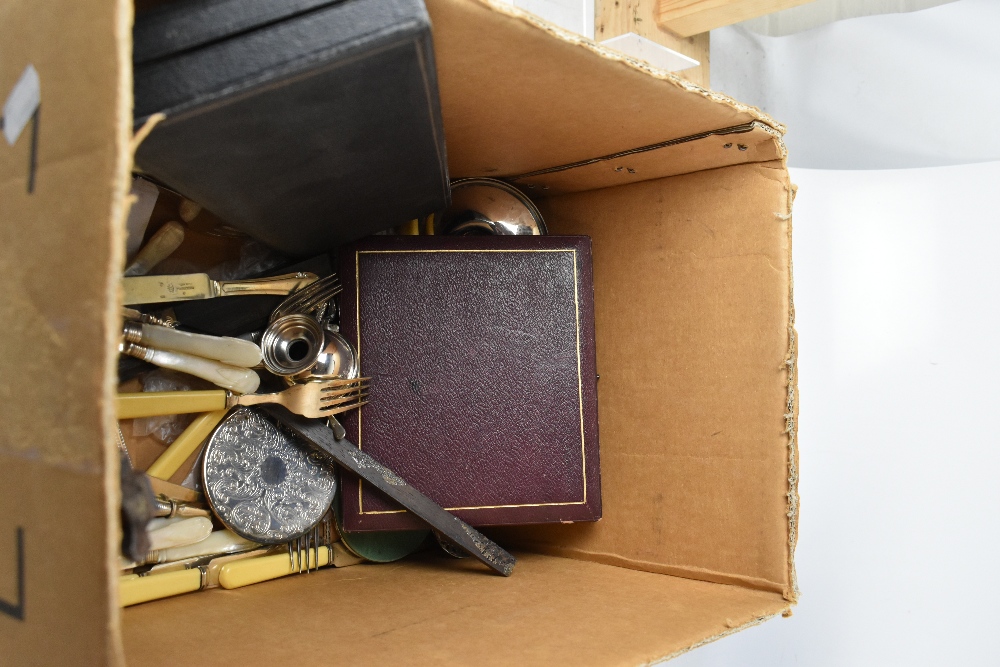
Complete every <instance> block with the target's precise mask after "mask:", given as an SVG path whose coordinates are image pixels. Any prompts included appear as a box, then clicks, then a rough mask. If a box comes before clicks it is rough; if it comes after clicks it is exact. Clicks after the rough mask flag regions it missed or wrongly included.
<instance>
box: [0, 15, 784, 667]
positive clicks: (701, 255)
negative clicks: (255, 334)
mask: <svg viewBox="0 0 1000 667" xmlns="http://www.w3.org/2000/svg"><path fill="white" fill-rule="evenodd" d="M429 10H430V12H431V16H432V19H433V21H434V29H435V33H434V34H435V45H436V48H437V62H438V65H439V71H440V84H441V93H442V105H443V110H444V118H445V125H446V133H447V139H448V149H449V155H450V167H451V172H452V175H453V176H470V175H493V176H503V175H507V176H517V175H524V174H527V173H530V172H533V171H537V170H540V169H549V168H552V167H560V166H565V165H570V164H573V163H575V162H580V161H590V160H594V159H597V158H600V157H601V156H609V155H614V154H617V153H620V152H623V151H632V150H633V149H637V148H643V147H649V146H653V145H655V144H658V143H661V142H664V141H667V140H672V139H678V138H682V137H689V136H692V135H697V134H700V133H705V132H711V131H715V130H719V129H722V128H730V127H735V126H739V125H745V124H747V123H751V122H754V121H757V122H759V123H761V124H762V125H761V126H760V127H759V128H756V129H755V130H754V132H758V131H759V133H762V134H754V135H753V136H759V141H758V140H755V141H754V142H753V143H752V144H748V150H747V151H746V152H745V153H746V155H744V156H743V157H742V158H741V157H740V156H739V154H738V153H735V154H734V153H731V152H730V153H727V152H726V151H727V150H731V149H722V148H720V146H719V143H718V140H719V139H720V137H718V136H714V135H713V136H711V137H706V138H705V139H702V140H698V141H696V142H690V143H691V145H689V146H686V147H684V148H680V146H682V144H677V145H676V146H670V147H662V148H659V149H656V150H651V151H645V152H643V153H641V154H640V153H633V154H630V155H629V159H628V160H627V161H626V162H627V163H628V164H625V163H624V162H623V163H622V164H621V166H626V167H628V166H631V167H633V168H634V169H636V172H637V173H636V174H635V175H634V176H635V178H636V179H652V180H643V181H642V182H634V183H632V184H630V185H624V186H618V187H607V186H610V185H617V184H618V182H617V181H613V180H610V179H609V176H608V173H606V172H610V171H611V170H610V169H607V167H610V166H612V164H609V163H608V162H610V161H606V162H602V161H598V162H597V163H594V164H588V165H584V166H580V167H577V168H574V169H568V170H562V171H558V172H552V173H550V174H547V175H545V176H544V178H546V179H551V181H545V182H544V183H542V184H549V185H550V191H551V192H555V191H557V190H558V191H560V192H566V193H569V194H564V195H560V196H551V197H548V198H546V199H543V200H540V201H539V203H540V205H541V207H542V210H543V212H544V213H545V215H546V218H547V221H548V222H549V225H550V228H551V230H552V231H553V232H554V233H585V234H590V235H591V236H592V237H593V239H594V258H595V285H596V289H597V294H596V296H597V311H598V322H597V327H598V331H597V336H598V363H599V369H598V370H599V372H600V373H601V374H602V379H601V382H600V384H599V391H600V399H599V401H600V419H601V436H602V438H601V439H602V443H603V447H602V459H603V461H602V467H603V469H604V489H605V518H604V519H603V520H602V521H601V522H599V523H598V524H596V525H590V526H588V525H570V526H555V527H551V528H548V529H531V528H529V529H519V530H518V531H517V535H518V537H519V539H520V540H521V541H522V542H525V543H530V544H531V545H532V547H533V548H534V549H537V550H542V551H548V552H550V553H553V554H561V555H567V556H572V558H573V559H576V560H573V559H568V558H558V557H554V556H551V555H549V556H539V555H531V554H525V555H523V557H522V561H521V563H520V564H519V566H518V568H517V570H516V571H515V574H514V575H513V577H511V578H509V579H501V578H499V577H492V576H490V575H488V574H484V573H482V572H481V571H479V570H478V569H477V568H476V567H475V565H474V564H472V563H465V562H453V561H449V560H444V561H437V560H430V561H414V562H405V563H400V564H396V565H387V566H371V567H369V566H365V567H357V568H347V569H344V570H337V571H334V570H330V571H326V572H322V573H317V574H312V575H309V576H303V577H291V578H288V579H285V580H281V581H274V582H269V583H266V584H261V585H259V586H255V587H250V588H247V589H242V590H239V591H226V592H222V591H217V592H208V593H204V594H199V595H190V596H186V597H183V598H179V599H174V600H167V601H161V602H157V603H152V604H147V605H143V606H141V607H138V608H135V609H131V610H129V611H128V612H127V613H126V614H125V615H124V621H125V624H124V627H123V628H120V620H121V618H122V614H121V613H120V611H119V610H118V608H117V605H116V604H115V602H116V576H117V542H118V539H119V535H118V531H119V525H118V514H117V512H118V509H117V503H118V498H117V479H118V477H117V455H116V453H115V451H114V444H113V443H114V439H115V438H114V436H113V434H114V421H113V417H114V415H113V412H112V411H113V403H112V400H111V399H112V393H113V391H114V383H115V372H114V360H115V348H116V344H117V337H118V331H119V329H118V327H119V325H120V323H119V322H118V318H119V303H120V297H119V296H118V291H119V284H118V283H119V276H120V271H121V268H122V265H123V261H124V258H123V252H124V238H123V227H124V214H125V209H126V206H127V200H126V193H127V188H128V184H129V174H128V171H129V168H130V159H129V158H130V154H131V153H130V145H129V139H130V125H131V122H130V121H131V118H130V104H131V101H130V95H129V93H128V91H129V88H130V76H131V69H130V58H129V49H130V46H131V45H130V34H131V32H130V16H131V3H130V2H129V1H128V0H119V1H118V2H117V3H110V4H108V3H104V4H101V3H97V4H94V3H74V2H55V1H54V0H45V1H43V2H26V1H24V0H14V1H12V2H8V3H5V4H3V5H2V6H0V30H2V34H3V39H2V40H0V90H3V91H7V90H9V89H10V87H11V86H12V85H13V83H14V81H15V80H16V79H17V77H18V76H19V75H20V73H21V71H22V70H23V69H24V66H25V65H26V64H28V63H33V64H34V66H35V67H36V68H37V69H38V72H39V74H40V77H41V87H42V111H41V119H42V121H41V132H40V139H39V164H38V171H37V176H36V190H35V192H34V194H30V195H29V194H28V193H27V192H26V180H25V179H26V165H27V159H28V153H27V150H28V141H26V137H22V138H21V139H20V141H19V142H18V143H17V144H16V145H15V146H13V147H9V146H7V145H6V142H0V156H2V157H0V221H2V222H0V275H3V276H4V278H5V280H6V281H7V283H6V284H7V289H5V290H4V291H3V293H2V294H0V322H3V324H4V327H3V332H4V333H3V335H4V339H3V341H2V342H3V345H0V399H2V401H0V405H2V406H3V407H2V410H3V412H2V413H0V466H2V469H3V470H4V484H2V485H0V508H2V509H3V510H4V511H3V512H0V600H2V601H3V602H4V603H5V606H4V609H5V610H7V612H8V613H0V656H2V657H3V659H4V660H6V659H7V658H8V656H14V659H13V660H12V661H13V662H15V663H23V664H39V663H41V664H74V665H76V664H115V663H118V662H120V661H121V659H122V657H123V653H122V645H121V643H120V640H119V637H120V635H119V633H120V632H121V631H124V634H125V637H126V647H125V648H126V649H127V652H128V655H129V657H130V658H131V662H132V664H147V663H151V664H157V663H158V664H182V661H184V660H187V659H190V661H191V662H192V663H195V664H199V663H200V664H230V663H233V662H237V661H243V662H250V661H254V662H256V661H261V658H267V659H269V661H270V662H273V663H275V664H278V663H293V662H295V663H297V662H301V661H310V660H316V659H319V660H321V661H323V660H325V659H328V658H332V659H347V660H351V661H352V662H360V663H365V662H368V663H378V662H383V663H384V662H390V661H392V662H404V663H407V664H412V663H418V664H430V663H434V664H439V663H442V662H473V661H475V662H480V663H488V664H494V663H501V662H503V663H507V664H509V663H519V664H520V663H526V664H530V663H544V662H567V661H572V662H575V663H580V664H595V665H596V664H601V665H607V664H612V665H613V664H620V665H634V664H641V663H645V662H649V661H651V660H655V659H657V658H660V657H665V656H670V655H673V654H675V653H677V652H681V651H684V650H686V649H687V648H688V647H690V646H693V645H697V644H699V643H701V642H704V641H706V640H709V639H711V638H714V637H718V636H722V635H724V634H726V633H728V632H732V631H734V630H736V629H739V628H741V627H744V626H746V625H748V624H752V623H755V622H759V620H760V619H763V618H767V617H769V616H771V615H774V614H776V613H780V612H782V611H783V610H785V609H786V608H787V607H788V604H789V603H788V601H789V600H794V598H795V586H794V573H793V570H792V566H791V562H792V559H791V556H792V555H791V548H792V547H793V546H794V542H795V535H796V532H795V529H796V524H795V522H796V521H797V505H796V499H797V496H796V492H795V482H796V479H797V467H796V459H795V457H796V454H797V449H796V442H795V431H794V427H795V415H796V414H797V402H796V395H795V378H794V376H793V373H794V354H795V348H794V330H793V329H792V328H791V323H792V319H793V311H792V309H791V302H790V294H791V284H790V251H789V234H790V222H789V211H790V189H789V185H788V182H787V171H786V170H785V168H784V164H783V162H781V161H779V160H776V159H775V158H778V157H780V156H782V155H783V153H782V148H781V145H780V142H779V140H778V139H777V138H776V137H775V136H774V133H773V132H772V131H770V130H768V129H767V127H765V125H766V126H770V127H771V128H775V129H776V130H777V131H781V130H782V128H781V126H780V125H778V124H777V123H775V122H774V121H772V120H770V119H768V118H767V117H766V116H764V115H763V114H761V113H760V112H759V111H757V110H755V109H752V108H750V107H746V106H743V105H740V104H738V103H736V102H734V101H732V100H730V99H729V98H727V97H725V96H723V95H719V94H716V93H711V92H709V91H705V90H703V89H701V88H699V87H697V86H694V85H692V84H690V83H688V82H684V81H682V80H680V79H678V78H677V77H675V76H673V75H670V74H669V73H665V72H661V71H658V70H654V69H652V68H650V67H648V66H645V65H643V64H642V63H639V62H638V61H634V60H632V59H629V58H627V57H623V56H621V55H615V54H613V53H611V52H609V51H607V50H606V49H603V48H602V47H600V46H599V45H596V44H594V43H592V42H590V41H588V40H585V39H583V38H581V37H578V36H572V35H570V34H569V33H565V32H564V31H561V30H559V29H556V28H553V27H550V26H546V25H544V24H543V23H541V22H540V21H538V20H537V19H534V18H532V17H530V15H527V14H525V13H524V12H521V11H520V10H518V9H515V8H513V7H510V6H507V5H501V4H493V3H492V2H490V1H489V0H485V1H483V2H480V1H479V0H430V2H429ZM765 135H766V136H765ZM743 136H746V135H743ZM734 140H735V141H737V142H738V141H739V139H738V138H734ZM686 143H687V142H686ZM737 150H738V148H737ZM732 155H736V156H737V157H736V158H735V160H734V158H732V157H731V156H732ZM661 160H662V164H661V162H660V161H661ZM734 161H735V162H737V163H739V162H741V161H742V162H743V163H741V164H737V165H736V166H729V167H726V168H713V167H720V166H724V165H730V164H733V162H734ZM667 163H675V164H667ZM613 165H618V163H617V162H615V163H613ZM635 165H639V168H636V167H635ZM690 170H698V171H696V172H695V173H689V174H686V175H672V174H679V173H682V172H686V171H690ZM626 173H627V172H626ZM666 175H671V176H670V177H669V178H662V176H666ZM616 177H617V176H612V178H616ZM532 178H535V177H532ZM540 178H541V177H540ZM540 183H541V182H540ZM539 187H541V185H540V186H539ZM581 188H583V189H587V191H580V190H581ZM25 341H32V344H31V345H28V346H26V345H25ZM18 528H20V529H22V531H21V534H22V535H23V538H24V539H23V545H24V548H25V554H26V559H25V566H24V570H23V575H24V576H23V577H22V580H23V581H24V590H25V597H24V602H25V605H24V606H23V610H24V613H23V617H19V616H22V615H21V614H20V613H15V612H19V611H20V610H21V609H22V607H21V606H20V605H19V604H14V603H15V601H18V602H19V601H20V591H19V585H18V573H17V570H18V565H17V557H16V554H17V537H16V536H17V533H18ZM67 552H71V553H73V554H74V557H73V558H67V557H66V553H67ZM588 561H599V562H588ZM613 566H621V567H613ZM642 570H645V571H642ZM665 575H677V576H665ZM699 580H701V581H699ZM712 582H716V583H712ZM718 582H722V583H718ZM729 583H736V584H739V585H737V586H734V585H727V584H729ZM345 620H346V622H345ZM209 625H211V627H212V628H213V631H212V633H211V637H210V638H209V639H208V640H206V641H189V640H186V639H185V640H183V641H178V639H177V638H178V637H182V638H185V637H192V636H194V637H202V636H204V629H205V628H206V627H209ZM265 638H266V639H265ZM331 644H333V645H334V646H335V647H336V648H334V649H331V648H330V645H331ZM348 651H349V652H348Z"/></svg>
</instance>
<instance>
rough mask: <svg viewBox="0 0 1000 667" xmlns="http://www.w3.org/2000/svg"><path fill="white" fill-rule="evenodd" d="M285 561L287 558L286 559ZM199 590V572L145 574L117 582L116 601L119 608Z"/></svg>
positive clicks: (196, 570)
mask: <svg viewBox="0 0 1000 667" xmlns="http://www.w3.org/2000/svg"><path fill="white" fill-rule="evenodd" d="M286 560H287V557H286ZM199 589H201V570H199V569H197V568H195V569H191V570H179V571H176V572H164V573H163V574H147V575H146V576H145V577H136V578H134V579H132V578H126V577H122V578H121V579H120V580H119V581H118V600H119V601H120V603H121V606H123V607H128V606H130V605H134V604H139V603H140V602H149V601H150V600H159V599H161V598H166V597H170V596H172V595H180V594H181V593H191V592H193V591H197V590H199Z"/></svg>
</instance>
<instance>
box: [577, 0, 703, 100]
mask: <svg viewBox="0 0 1000 667" xmlns="http://www.w3.org/2000/svg"><path fill="white" fill-rule="evenodd" d="M656 3H657V0H594V5H595V6H594V9H595V17H594V38H595V39H596V40H597V41H598V42H603V41H604V40H606V39H611V38H612V37H617V36H618V35H624V34H625V33H628V32H634V33H636V34H637V35H640V36H641V37H645V38H646V39H650V40H652V41H654V42H656V43H657V44H662V45H663V46H665V47H667V48H668V49H673V50H674V51H677V52H678V53H683V54H684V55H686V56H688V57H690V58H694V59H695V60H697V61H698V62H699V63H701V64H700V65H699V66H698V67H692V68H690V69H686V70H681V71H679V72H677V76H679V77H681V78H683V79H687V80H688V81H691V82H692V83H696V84H698V85H699V86H704V87H705V88H708V87H709V62H708V33H707V32H706V33H704V34H700V35H694V36H688V37H679V36H678V35H675V34H674V33H672V32H670V31H669V30H666V29H664V28H662V27H660V26H658V25H657V24H656V9H657V4H656Z"/></svg>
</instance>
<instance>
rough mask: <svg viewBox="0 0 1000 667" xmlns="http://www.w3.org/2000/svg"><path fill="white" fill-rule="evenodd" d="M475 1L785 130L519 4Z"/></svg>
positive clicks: (726, 98)
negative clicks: (544, 18)
mask: <svg viewBox="0 0 1000 667" xmlns="http://www.w3.org/2000/svg"><path fill="white" fill-rule="evenodd" d="M476 2H478V3H479V4H481V5H484V6H486V7H489V8H490V9H492V10H493V11H495V12H497V13H499V14H505V15H507V16H511V17H514V18H517V19H520V20H522V21H524V22H525V23H528V24H530V25H532V26H534V27H536V28H538V29H539V30H543V31H545V32H547V33H549V34H550V35H552V36H553V37H556V38H558V39H559V40H561V41H563V42H566V43H569V44H575V45H577V46H580V47H583V48H586V49H588V50H590V51H593V52H594V53H596V54H598V55H599V56H601V57H602V58H606V59H608V60H614V61H618V62H620V63H623V64H625V65H627V66H628V67H631V68H632V69H635V70H638V71H641V72H644V73H645V74H647V75H649V76H651V77H653V78H655V79H660V80H662V81H667V82H669V83H671V84H673V85H675V86H677V87H678V88H682V89H684V90H686V91H689V92H692V93H696V94H698V95H701V96H702V97H705V98H707V99H709V100H712V101H713V102H716V103H719V104H724V105H726V106H728V107H729V108H731V109H733V110H735V111H738V112H740V113H745V114H749V115H751V116H753V117H754V118H755V119H757V120H759V121H760V122H762V123H764V124H766V125H768V126H770V127H771V128H773V129H774V130H776V131H777V132H779V133H780V134H784V133H785V126H784V125H783V124H781V123H779V122H778V121H776V120H775V119H773V118H771V117H770V116H768V115H767V114H766V113H764V112H763V111H761V110H760V109H758V108H757V107H752V106H749V105H747V104H742V103H741V102H738V101H736V100H734V99H733V98H731V97H729V96H728V95H725V94H723V93H719V92H715V91H713V90H708V89H707V88H702V87H701V86H699V85H698V84H696V83H691V82H690V81H687V80H686V79H682V78H680V77H679V76H677V75H676V74H674V73H673V72H669V71H667V70H664V69H660V68H658V67H653V66H652V65H650V64H649V63H647V62H646V61H644V60H639V59H638V58H633V57H632V56H628V55H625V54H624V53H621V52H619V51H615V50H614V49H610V48H608V47H606V46H604V45H602V44H599V43H597V42H595V41H593V40H592V39H588V38H586V37H584V36H583V35H580V34H577V33H575V32H571V31H569V30H566V29H564V28H560V27H559V26H556V25H552V24H551V23H548V22H547V21H544V20H543V19H540V18H539V17H537V16H535V15H534V14H532V13H530V12H527V11H525V10H523V9H520V8H518V7H515V6H514V5H512V4H509V3H507V2H504V1H503V0H476Z"/></svg>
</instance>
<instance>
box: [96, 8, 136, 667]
mask: <svg viewBox="0 0 1000 667" xmlns="http://www.w3.org/2000/svg"><path fill="white" fill-rule="evenodd" d="M132 18H133V4H132V2H131V0H118V3H117V12H116V14H115V27H114V31H115V43H116V44H117V46H118V72H117V74H118V100H117V102H118V103H117V105H116V107H115V116H116V118H115V120H116V127H117V133H116V135H115V148H116V152H117V160H116V164H115V172H114V180H113V182H112V183H111V186H112V189H113V191H114V197H112V200H111V201H112V205H111V211H110V214H109V215H108V221H107V224H108V225H110V230H109V233H108V242H109V243H110V244H111V248H110V257H111V261H110V262H109V263H108V266H107V275H106V277H105V299H104V302H105V304H107V305H106V307H105V310H104V331H105V341H104V349H105V350H107V355H106V356H105V358H104V386H103V388H102V397H101V399H102V400H101V422H102V423H103V424H104V457H105V465H104V499H105V512H106V516H107V521H106V522H105V525H106V526H107V528H106V530H105V535H104V537H105V545H106V549H107V551H106V553H108V559H107V563H106V565H107V577H108V578H107V583H108V585H107V595H108V607H109V609H110V614H109V615H108V626H107V633H108V637H107V644H108V646H109V655H108V656H107V664H109V665H124V664H125V650H124V646H123V645H122V627H121V624H122V613H121V607H120V606H119V603H118V575H119V563H118V553H119V552H120V550H121V549H120V545H121V521H120V519H119V513H120V511H121V510H120V509H119V508H120V506H121V488H120V485H119V458H118V445H117V429H118V421H117V419H118V416H117V414H116V411H115V394H116V392H117V386H116V385H117V377H118V370H117V364H118V342H119V338H120V332H121V302H122V295H121V273H122V270H123V268H124V266H125V218H126V216H127V215H128V210H129V208H130V207H131V205H132V198H131V197H130V195H129V190H130V183H131V179H130V175H131V172H132V156H133V149H134V147H133V143H132V136H131V133H130V130H131V127H132Z"/></svg>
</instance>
